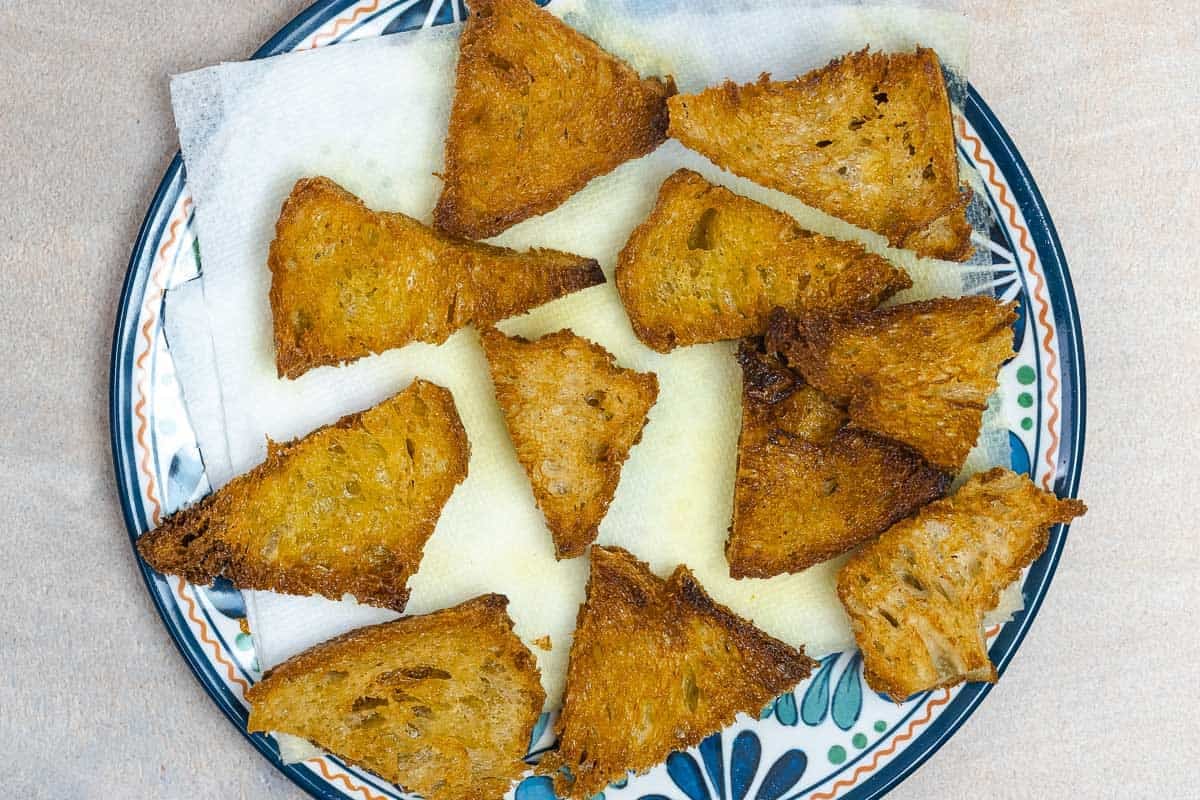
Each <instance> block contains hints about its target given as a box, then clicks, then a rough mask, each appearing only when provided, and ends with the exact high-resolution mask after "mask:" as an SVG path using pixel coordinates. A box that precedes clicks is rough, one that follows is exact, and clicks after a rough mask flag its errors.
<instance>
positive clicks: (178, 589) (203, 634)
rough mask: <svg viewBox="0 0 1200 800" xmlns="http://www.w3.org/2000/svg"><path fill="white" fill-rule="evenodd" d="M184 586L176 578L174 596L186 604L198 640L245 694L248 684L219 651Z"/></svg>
mask: <svg viewBox="0 0 1200 800" xmlns="http://www.w3.org/2000/svg"><path fill="white" fill-rule="evenodd" d="M185 586H187V583H186V582H185V581H184V580H183V579H182V578H176V579H175V596H176V597H178V598H179V599H180V600H182V601H183V602H184V603H186V604H187V617H188V619H190V620H191V621H192V622H194V623H195V624H196V627H198V628H199V629H200V640H201V641H202V642H204V643H205V644H206V645H208V646H209V647H211V648H212V652H213V656H214V657H215V658H216V659H217V661H219V662H220V663H221V666H223V667H225V674H226V675H227V676H228V677H229V680H230V682H231V683H236V684H237V685H238V686H240V687H242V694H245V693H246V692H248V691H250V684H248V683H246V681H245V680H244V679H243V678H242V676H241V675H238V674H237V669H236V668H235V667H234V665H233V662H232V661H230V660H229V659H228V658H226V657H225V654H224V653H222V652H221V644H220V642H218V641H217V640H216V639H214V638H212V636H211V635H210V634H209V632H208V626H207V625H205V624H204V620H203V619H201V618H200V615H198V614H197V613H196V601H195V600H193V599H192V598H190V597H188V595H187V592H185V591H184V590H183V589H184V587H185Z"/></svg>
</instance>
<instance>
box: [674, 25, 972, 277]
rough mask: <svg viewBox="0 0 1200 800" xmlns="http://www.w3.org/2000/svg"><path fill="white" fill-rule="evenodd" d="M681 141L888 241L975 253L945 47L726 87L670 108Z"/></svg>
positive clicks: (924, 250)
mask: <svg viewBox="0 0 1200 800" xmlns="http://www.w3.org/2000/svg"><path fill="white" fill-rule="evenodd" d="M669 106H670V114H671V125H670V129H669V134H670V135H671V136H672V137H674V138H676V139H678V140H679V141H681V142H683V144H684V145H686V146H687V147H689V148H691V149H693V150H695V151H697V152H699V153H701V154H702V155H704V156H706V157H708V158H709V159H710V160H711V161H713V162H714V163H715V164H717V165H718V166H720V167H723V168H725V169H727V170H729V171H730V172H733V173H735V174H737V175H741V176H742V177H745V178H749V179H750V180H752V181H755V182H756V183H761V184H762V185H763V186H769V187H770V188H772V189H778V190H779V191H781V192H786V193H788V194H790V195H794V196H795V197H798V198H800V199H801V200H803V201H804V202H805V203H807V204H808V205H810V206H813V207H814V208H819V209H821V210H822V211H825V212H828V213H829V214H832V215H833V216H835V217H840V218H841V219H844V220H846V221H848V222H852V223H854V224H855V225H858V226H860V227H862V228H867V229H868V230H872V231H875V232H876V233H880V234H882V235H883V236H885V237H887V240H888V242H889V243H890V244H891V245H892V246H893V247H907V248H910V249H912V250H915V251H916V252H917V253H918V254H920V255H923V256H934V257H937V258H946V259H951V260H956V261H961V260H963V259H965V258H967V257H968V256H969V255H970V254H971V252H972V249H973V248H972V247H971V226H970V225H969V224H968V223H967V220H966V215H965V211H966V207H967V204H968V203H969V202H970V199H971V191H970V190H969V189H967V188H966V187H965V186H962V185H960V182H959V175H958V155H957V153H956V151H955V144H954V126H953V120H952V117H951V113H950V101H949V98H948V96H947V94H946V83H945V80H944V79H943V77H942V69H941V63H940V62H939V61H938V57H937V54H936V53H934V51H932V50H929V49H927V48H924V47H918V48H917V49H916V51H915V52H912V53H872V52H870V51H869V50H865V49H864V50H861V51H859V52H857V53H850V54H847V55H845V56H842V57H841V58H837V59H835V60H833V61H832V62H830V63H829V64H828V65H827V66H825V67H822V68H821V69H817V70H813V71H812V72H809V73H807V74H805V75H802V76H800V77H798V78H795V79H794V80H790V81H772V80H771V79H770V76H768V75H765V74H764V75H763V76H762V77H761V78H760V79H759V80H758V82H757V83H750V84H745V85H741V86H739V85H737V84H734V83H732V82H729V81H726V82H725V83H724V84H722V85H720V86H714V87H710V88H708V89H705V90H704V91H702V92H700V93H699V94H693V95H676V96H675V97H672V98H671V99H670V101H669Z"/></svg>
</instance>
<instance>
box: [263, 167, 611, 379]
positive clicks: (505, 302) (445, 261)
mask: <svg viewBox="0 0 1200 800" xmlns="http://www.w3.org/2000/svg"><path fill="white" fill-rule="evenodd" d="M267 266H268V267H269V268H270V270H271V292H270V299H271V314H272V319H273V325H274V334H275V361H276V367H277V369H278V372H279V376H280V377H286V378H295V377H298V376H300V375H302V374H304V373H305V372H307V371H308V370H310V369H313V368H314V367H320V366H328V365H334V364H340V363H342V362H345V361H353V360H355V359H358V358H362V357H364V356H368V355H371V354H372V353H378V352H381V351H383V350H388V349H391V348H394V347H401V346H402V345H405V344H408V343H410V342H418V341H419V342H429V343H431V344H440V343H441V342H444V341H445V340H446V339H447V338H448V337H449V336H450V334H451V333H453V332H454V331H456V330H458V329H459V328H462V327H464V326H466V325H471V324H476V325H490V324H492V323H494V322H498V321H499V320H502V319H504V318H506V317H511V316H513V315H516V314H521V313H524V312H525V311H528V310H529V309H531V308H533V307H534V306H538V305H541V304H542V303H546V302H548V301H550V300H553V299H555V298H558V297H562V296H563V295H566V294H570V293H571V292H574V291H577V290H579V289H584V288H587V287H589V286H595V285H597V284H600V283H604V273H603V271H601V269H600V265H599V264H598V263H597V262H596V261H595V260H594V259H590V258H583V257H581V256H576V255H572V254H570V253H562V252H559V251H556V250H538V249H534V250H530V251H528V252H524V253H521V252H517V251H515V250H509V249H507V248H503V247H494V246H492V245H487V244H480V243H477V242H468V241H464V240H460V239H455V238H453V237H450V236H446V235H444V234H441V233H438V232H436V231H434V230H432V229H431V228H428V227H426V226H425V225H422V224H421V223H420V222H417V221H416V220H415V219H412V218H411V217H408V216H405V215H404V214H400V213H396V212H376V211H372V210H371V209H369V208H367V207H366V205H365V204H363V202H362V201H361V200H359V199H358V198H357V197H355V196H354V195H353V194H351V193H350V192H348V191H346V190H345V189H343V188H342V187H341V186H338V185H337V184H336V183H334V182H333V181H331V180H329V179H328V178H302V179H301V180H299V181H297V182H296V184H295V186H294V187H293V188H292V192H291V194H290V195H289V196H288V198H287V200H286V201H285V202H284V204H283V209H282V210H281V211H280V214H279V220H278V221H277V222H276V224H275V239H274V241H272V242H271V249H270V253H269V255H268V258H267Z"/></svg>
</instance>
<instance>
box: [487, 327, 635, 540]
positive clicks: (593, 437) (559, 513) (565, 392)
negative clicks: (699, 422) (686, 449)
mask: <svg viewBox="0 0 1200 800" xmlns="http://www.w3.org/2000/svg"><path fill="white" fill-rule="evenodd" d="M482 339H483V348H484V351H485V352H486V354H487V359H488V366H489V367H490V368H491V373H492V381H493V382H494V384H495V386H496V399H497V400H498V401H499V403H500V410H501V411H502V412H503V413H504V422H505V424H506V425H507V426H508V433H509V436H510V437H512V441H513V445H514V446H515V447H516V450H517V459H518V460H519V461H520V462H521V466H523V467H524V468H525V473H526V474H527V475H529V481H530V483H531V484H532V485H533V496H534V499H535V500H536V501H537V504H538V508H540V509H541V510H542V513H543V514H544V515H545V516H546V524H547V525H548V526H549V527H550V532H551V534H552V535H553V537H554V554H555V557H556V558H560V559H562V558H573V557H574V556H578V555H581V554H582V553H583V551H584V549H585V548H586V547H587V546H588V545H589V544H591V543H592V541H593V540H594V539H595V538H596V533H597V531H598V530H599V527H600V520H601V519H603V518H604V514H605V512H606V511H607V510H608V504H609V503H610V502H612V498H613V495H614V494H615V493H616V490H617V483H618V481H619V480H620V478H621V465H622V464H624V463H625V459H626V458H628V457H629V450H630V449H631V448H632V447H633V446H634V445H635V444H637V443H638V442H639V441H640V440H641V438H642V428H644V427H645V425H646V415H647V413H648V412H649V411H650V407H651V406H653V405H654V401H655V400H656V399H657V397H658V378H656V377H655V376H654V374H653V373H642V372H635V371H633V370H631V369H623V368H622V367H618V366H617V365H616V361H615V359H614V358H613V356H612V355H611V354H610V353H609V352H608V351H607V350H605V349H604V348H603V347H600V346H599V345H597V344H595V343H593V342H590V341H588V340H587V339H584V338H583V337H581V336H576V335H575V334H574V333H572V332H571V331H567V330H562V331H558V332H557V333H552V334H548V335H546V336H543V337H542V338H540V339H537V340H535V341H532V342H531V341H528V340H526V339H521V338H519V337H512V338H510V337H508V336H505V335H504V334H503V333H500V332H499V331H497V330H495V329H494V328H489V329H486V330H484V331H483V333H482Z"/></svg>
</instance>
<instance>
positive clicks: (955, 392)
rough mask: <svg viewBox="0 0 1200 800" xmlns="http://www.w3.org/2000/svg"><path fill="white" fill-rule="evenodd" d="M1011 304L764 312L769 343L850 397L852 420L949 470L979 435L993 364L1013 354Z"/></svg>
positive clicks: (944, 301)
mask: <svg viewBox="0 0 1200 800" xmlns="http://www.w3.org/2000/svg"><path fill="white" fill-rule="evenodd" d="M1015 318H1016V305H1015V304H1013V303H1000V302H999V301H997V300H995V299H993V298H991V297H978V296H972V297H959V298H948V297H942V298H938V299H936V300H923V301H920V302H916V303H906V304H904V305H898V306H892V307H890V308H881V309H878V310H876V311H871V312H867V313H862V314H856V315H853V316H852V317H850V318H848V319H834V318H832V317H830V316H828V315H817V314H813V315H809V316H806V317H800V318H792V317H789V316H788V315H786V314H782V313H781V314H776V315H774V316H773V317H772V319H771V323H770V325H769V329H768V332H767V346H768V349H769V350H771V351H774V352H777V353H780V354H782V355H783V356H784V357H785V358H786V359H787V362H788V365H789V366H791V367H793V368H794V369H796V370H798V371H799V372H800V373H802V374H803V375H804V377H805V378H806V379H807V380H808V382H809V383H811V384H812V385H813V386H815V387H816V388H818V389H820V390H821V391H822V392H824V393H825V394H826V395H828V396H829V397H830V398H832V399H833V400H834V401H835V402H838V403H848V404H849V413H850V420H851V423H852V424H853V425H854V426H855V427H857V428H864V429H866V430H869V431H873V432H875V433H879V434H882V435H884V436H887V437H889V438H892V439H896V440H897V441H900V442H903V443H904V444H907V445H909V446H910V447H912V448H914V449H916V450H917V451H918V452H919V453H921V455H923V456H924V457H925V458H926V459H927V460H928V461H929V462H930V463H932V464H934V465H935V466H938V467H940V468H941V469H943V470H946V471H947V472H952V473H953V472H957V471H958V470H959V469H960V468H961V467H962V465H963V461H964V460H965V459H966V457H967V453H969V452H970V450H971V448H972V447H973V446H974V445H975V441H976V439H978V438H979V429H980V426H981V425H982V422H983V411H984V409H985V408H987V400H988V396H989V395H991V393H992V392H994V391H995V390H996V384H997V380H996V373H997V371H998V370H999V369H1000V365H1001V364H1003V363H1004V361H1005V360H1006V359H1008V358H1010V357H1011V356H1012V355H1013V350H1012V323H1013V320H1014V319H1015Z"/></svg>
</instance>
